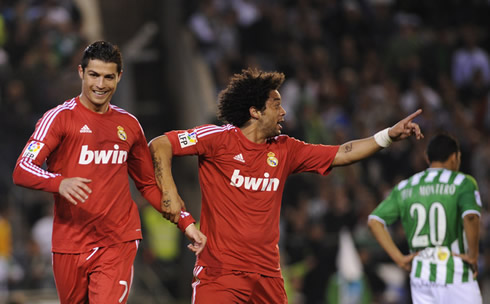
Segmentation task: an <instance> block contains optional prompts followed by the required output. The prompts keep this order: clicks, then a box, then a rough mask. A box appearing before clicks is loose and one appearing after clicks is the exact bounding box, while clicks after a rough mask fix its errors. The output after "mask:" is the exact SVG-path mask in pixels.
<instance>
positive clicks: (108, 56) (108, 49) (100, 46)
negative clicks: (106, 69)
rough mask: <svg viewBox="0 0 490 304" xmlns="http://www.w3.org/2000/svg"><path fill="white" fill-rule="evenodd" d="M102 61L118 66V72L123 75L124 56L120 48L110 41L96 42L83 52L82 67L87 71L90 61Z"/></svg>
mask: <svg viewBox="0 0 490 304" xmlns="http://www.w3.org/2000/svg"><path fill="white" fill-rule="evenodd" d="M95 59H97V60H101V61H104V62H113V63H115V64H117V72H118V73H121V71H122V68H123V63H122V55H121V51H120V50H119V47H118V46H117V45H115V44H112V43H110V42H108V41H96V42H94V43H92V44H90V45H89V46H87V48H85V50H84V51H83V56H82V62H81V66H82V69H83V70H84V71H85V68H86V67H87V65H88V62H89V61H90V60H95Z"/></svg>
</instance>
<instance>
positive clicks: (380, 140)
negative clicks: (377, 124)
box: [374, 128, 393, 148]
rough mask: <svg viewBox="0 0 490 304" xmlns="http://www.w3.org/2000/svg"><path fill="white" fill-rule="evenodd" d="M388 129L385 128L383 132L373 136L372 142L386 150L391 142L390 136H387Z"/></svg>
mask: <svg viewBox="0 0 490 304" xmlns="http://www.w3.org/2000/svg"><path fill="white" fill-rule="evenodd" d="M389 129H390V128H386V129H384V130H381V131H379V132H378V133H376V134H374V140H375V141H376V143H377V144H378V145H379V146H380V147H383V148H387V147H389V146H390V145H391V143H392V142H393V140H391V137H390V135H388V130H389Z"/></svg>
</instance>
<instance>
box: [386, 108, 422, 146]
mask: <svg viewBox="0 0 490 304" xmlns="http://www.w3.org/2000/svg"><path fill="white" fill-rule="evenodd" d="M420 113H422V109H418V110H417V111H415V112H413V113H412V114H410V115H408V116H407V117H405V118H404V119H402V120H400V121H399V122H397V123H396V124H395V125H394V126H393V127H391V128H390V129H389V130H388V135H389V136H390V138H391V139H392V140H393V141H397V140H402V139H405V138H407V137H410V136H412V135H415V138H417V139H422V138H424V134H422V131H420V126H419V125H418V124H416V123H414V122H413V121H412V120H413V119H414V118H415V117H417V116H419V115H420Z"/></svg>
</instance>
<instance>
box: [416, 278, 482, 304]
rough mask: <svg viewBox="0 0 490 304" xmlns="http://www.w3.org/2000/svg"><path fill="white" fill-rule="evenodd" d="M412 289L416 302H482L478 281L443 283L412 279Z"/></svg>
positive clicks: (431, 303)
mask: <svg viewBox="0 0 490 304" xmlns="http://www.w3.org/2000/svg"><path fill="white" fill-rule="evenodd" d="M410 289H411V291H412V301H413V303H414V304H437V303H440V304H461V303H471V304H482V297H481V293H480V288H479V287H478V282H477V281H472V282H468V283H458V284H447V285H441V284H436V283H427V282H423V281H420V280H417V279H412V280H411V281H410Z"/></svg>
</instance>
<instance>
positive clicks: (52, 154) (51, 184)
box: [13, 97, 161, 253]
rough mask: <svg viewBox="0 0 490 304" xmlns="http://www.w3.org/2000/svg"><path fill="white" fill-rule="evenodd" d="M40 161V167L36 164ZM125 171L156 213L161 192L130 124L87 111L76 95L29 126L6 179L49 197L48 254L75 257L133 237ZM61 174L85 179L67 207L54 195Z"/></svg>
mask: <svg viewBox="0 0 490 304" xmlns="http://www.w3.org/2000/svg"><path fill="white" fill-rule="evenodd" d="M45 161H46V165H47V170H44V169H43V168H42V167H41V166H42V165H43V164H44V162H45ZM128 174H129V176H131V177H132V179H133V181H134V183H135V185H136V187H137V188H138V190H139V191H140V192H141V193H142V195H143V197H144V198H145V199H146V200H148V201H149V202H150V203H151V204H152V205H153V206H154V207H155V208H156V209H157V210H161V208H160V200H161V192H160V190H159V188H158V186H157V184H156V181H155V177H154V171H153V164H152V159H151V155H150V150H149V148H148V145H147V142H146V138H145V136H144V133H143V129H142V128H141V126H140V124H139V122H138V120H137V119H136V118H135V117H134V116H133V115H131V114H129V113H128V112H126V111H124V110H122V109H120V108H118V107H116V106H114V105H110V106H109V110H108V111H107V112H106V113H104V114H98V113H95V112H93V111H90V110H89V109H87V108H86V107H85V106H83V105H82V104H81V102H80V100H79V98H78V97H76V98H73V99H71V100H69V101H66V102H65V103H63V104H61V105H59V106H58V107H56V108H53V109H51V110H49V111H48V112H46V113H45V114H44V116H43V117H42V118H41V119H40V120H39V121H38V122H37V124H36V129H35V131H34V133H33V134H32V136H31V138H30V139H29V142H28V143H27V145H26V147H25V148H24V150H23V152H22V154H21V155H20V157H19V159H18V160H17V164H16V167H15V170H14V173H13V178H14V182H15V183H16V184H18V185H21V186H24V187H28V188H32V189H38V190H44V191H49V192H53V193H55V195H54V197H55V206H54V208H55V212H54V223H53V241H52V246H53V248H52V250H53V252H61V253H82V252H86V251H89V250H91V249H92V248H95V247H105V246H109V245H112V244H115V243H121V242H125V241H130V240H135V239H141V237H142V235H141V224H140V217H139V213H138V209H137V206H136V204H135V203H134V202H133V200H132V198H131V193H130V186H129V179H128ZM66 177H85V178H89V179H91V180H92V182H91V183H89V184H88V186H89V187H90V188H91V189H92V193H91V194H89V198H88V199H87V200H86V201H85V202H84V203H80V202H79V203H78V204H77V205H76V206H75V205H73V204H71V203H70V202H68V201H67V200H65V199H64V198H63V197H61V196H60V195H59V194H57V192H58V189H59V184H60V182H61V180H62V179H63V178H66Z"/></svg>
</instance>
